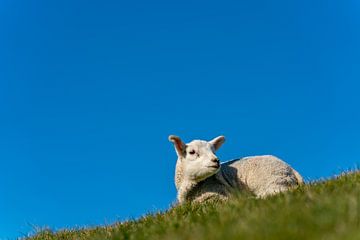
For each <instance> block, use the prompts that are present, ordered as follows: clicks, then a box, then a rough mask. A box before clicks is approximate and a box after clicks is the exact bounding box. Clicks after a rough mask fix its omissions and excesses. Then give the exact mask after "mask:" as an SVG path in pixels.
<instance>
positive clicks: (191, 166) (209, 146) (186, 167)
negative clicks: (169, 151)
mask: <svg viewBox="0 0 360 240" xmlns="http://www.w3.org/2000/svg"><path fill="white" fill-rule="evenodd" d="M169 140H170V141H172V142H173V143H174V146H175V150H176V153H177V155H178V157H179V159H178V161H180V163H181V165H182V169H183V172H182V174H183V175H184V177H186V178H187V179H189V180H193V181H197V182H199V181H202V180H204V179H206V178H208V177H210V176H212V175H214V174H215V173H217V172H218V171H219V170H220V162H219V159H218V157H217V156H216V155H215V151H216V150H217V149H219V147H220V146H221V145H222V144H223V143H224V141H225V138H224V137H223V136H220V137H217V138H214V139H213V140H211V141H209V142H207V141H202V140H194V141H192V142H190V143H188V144H184V143H183V142H182V141H181V139H180V138H179V137H177V136H173V135H171V136H170V137H169Z"/></svg>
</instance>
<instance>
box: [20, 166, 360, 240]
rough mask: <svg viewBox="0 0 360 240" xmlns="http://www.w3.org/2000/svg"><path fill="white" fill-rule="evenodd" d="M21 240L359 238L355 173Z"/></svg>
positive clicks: (358, 177)
mask: <svg viewBox="0 0 360 240" xmlns="http://www.w3.org/2000/svg"><path fill="white" fill-rule="evenodd" d="M26 239H27V240H40V239H41V240H53V239H56V240H57V239H64V240H72V239H74V240H75V239H76V240H83V239H91V240H107V239H109V240H110V239H111V240H115V239H146V240H151V239H156V240H161V239H169V240H170V239H171V240H177V239H179V240H180V239H207V240H212V239H259V240H260V239H261V240H263V239H276V240H282V239H286V240H288V239H302V240H303V239H326V240H331V239H357V240H358V239H360V173H359V172H353V173H348V174H343V175H341V176H338V177H336V178H334V179H331V180H327V181H321V182H315V183H310V184H307V185H305V186H302V187H299V188H298V189H295V190H293V191H289V192H286V193H283V194H279V195H276V196H272V197H269V198H267V199H255V198H253V197H250V196H247V195H238V196H234V198H233V199H231V200H229V201H228V202H211V203H207V204H202V205H200V204H188V205H184V206H176V207H173V208H171V209H169V210H168V211H166V212H163V213H156V214H150V215H147V216H144V217H142V218H140V219H138V220H134V221H127V222H122V223H116V224H114V225H111V226H105V227H96V228H88V229H74V230H61V231H58V232H53V231H51V230H42V231H40V232H38V233H36V234H35V235H34V236H32V237H29V238H26Z"/></svg>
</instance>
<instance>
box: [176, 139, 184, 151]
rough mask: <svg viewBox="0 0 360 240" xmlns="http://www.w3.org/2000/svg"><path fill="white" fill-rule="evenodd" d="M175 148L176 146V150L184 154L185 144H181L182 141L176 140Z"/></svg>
mask: <svg viewBox="0 0 360 240" xmlns="http://www.w3.org/2000/svg"><path fill="white" fill-rule="evenodd" d="M175 146H176V149H177V150H178V151H179V153H182V152H183V150H184V149H183V143H182V142H181V140H179V139H176V140H175Z"/></svg>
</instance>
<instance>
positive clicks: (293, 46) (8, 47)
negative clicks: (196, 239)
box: [0, 0, 360, 238]
mask: <svg viewBox="0 0 360 240" xmlns="http://www.w3.org/2000/svg"><path fill="white" fill-rule="evenodd" d="M55 2H56V3H55ZM359 11H360V3H359V1H356V0H351V1H310V0H309V1H297V2H294V1H285V0H284V1H277V2H274V1H271V2H269V1H217V2H214V1H196V2H194V1H184V0H181V1H126V2H125V1H115V0H114V1H65V0H64V1H45V0H43V1H40V0H33V1H25V0H24V1H20V0H2V1H0V161H1V174H0V238H3V237H15V236H21V235H23V234H24V233H27V232H29V231H30V230H31V225H32V224H33V225H37V226H49V227H52V228H54V229H59V228H63V227H75V226H89V225H90V226H91V225H96V224H105V223H112V222H114V221H115V220H117V219H118V220H124V219H128V218H131V217H138V216H140V215H142V214H145V213H147V212H150V211H156V210H162V209H166V208H167V207H168V206H169V205H170V204H171V203H172V202H173V201H174V200H175V198H176V191H175V187H174V184H173V173H174V166H175V160H176V156H175V152H174V150H173V147H172V145H171V144H170V143H169V142H168V140H167V137H168V135H169V134H177V135H179V136H181V137H182V138H183V139H184V140H185V141H190V140H192V139H194V138H200V139H211V138H213V137H215V136H218V135H220V134H223V135H225V136H226V137H227V142H226V144H224V145H223V147H222V149H221V150H220V151H219V153H218V155H219V157H220V158H221V159H222V160H228V159H231V158H235V157H241V156H248V155H257V154H274V155H277V156H279V157H281V158H283V159H284V160H285V161H287V162H288V163H290V164H291V165H292V166H293V167H295V168H296V169H297V170H299V172H300V173H301V174H302V175H303V176H304V177H305V178H306V179H318V178H321V177H329V176H332V175H333V174H335V173H339V172H340V171H341V170H344V169H348V168H351V167H354V166H355V164H357V163H360V159H359V154H360V153H359V149H360V138H359V135H360V124H359V122H360V113H359V103H360V96H359V89H360V13H359Z"/></svg>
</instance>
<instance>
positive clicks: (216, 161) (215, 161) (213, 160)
mask: <svg viewBox="0 0 360 240" xmlns="http://www.w3.org/2000/svg"><path fill="white" fill-rule="evenodd" d="M211 161H212V162H214V163H218V162H219V159H218V158H213V159H211Z"/></svg>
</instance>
